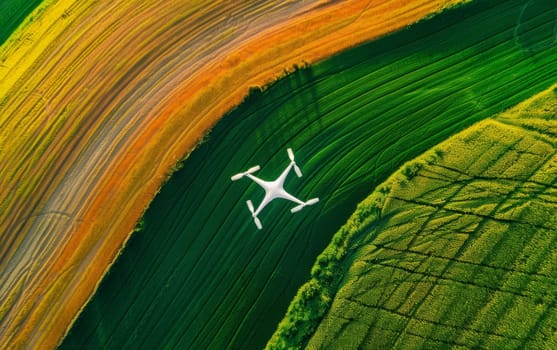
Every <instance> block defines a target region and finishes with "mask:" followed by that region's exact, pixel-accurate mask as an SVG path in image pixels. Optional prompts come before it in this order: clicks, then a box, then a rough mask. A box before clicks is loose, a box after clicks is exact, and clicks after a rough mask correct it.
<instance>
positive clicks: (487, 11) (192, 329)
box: [60, 1, 557, 349]
mask: <svg viewBox="0 0 557 350" xmlns="http://www.w3.org/2000/svg"><path fill="white" fill-rule="evenodd" d="M528 3H529V2H525V1H478V2H477V3H473V4H471V5H467V6H464V7H460V8H458V9H455V10H452V11H447V12H445V13H443V14H441V15H439V16H436V17H434V18H432V19H429V20H427V21H423V22H421V23H419V24H417V25H414V26H412V27H411V28H409V29H406V30H403V31H401V32H397V33H395V34H393V35H390V36H388V37H386V38H383V39H380V40H377V41H374V42H372V43H368V44H366V45H362V46H360V47H357V48H354V49H351V50H349V51H346V52H344V53H342V54H340V55H338V56H335V57H332V58H330V59H328V60H326V61H323V62H321V63H319V64H316V65H314V66H310V67H307V68H303V69H299V70H296V71H295V72H294V73H292V74H291V75H289V76H287V77H286V78H284V79H281V80H279V81H277V82H276V83H274V84H273V85H272V86H270V87H268V88H267V89H265V90H264V91H263V92H261V93H257V92H256V93H253V94H252V95H251V96H250V97H249V98H247V99H246V101H245V102H244V103H243V104H241V105H240V106H239V107H238V108H236V109H235V110H233V111H231V112H230V113H229V114H228V115H226V116H225V117H224V118H223V119H222V121H221V122H219V123H218V124H217V125H216V126H215V128H214V129H213V130H212V132H211V133H210V134H209V135H208V136H207V137H206V139H205V140H204V143H203V144H201V145H200V146H199V147H198V148H197V149H196V150H195V151H194V152H193V153H192V154H191V155H190V156H189V157H188V159H186V160H185V161H184V162H183V164H182V165H183V167H182V169H180V170H178V171H177V172H175V173H174V174H173V176H172V177H171V178H170V179H169V181H168V182H167V184H165V186H164V187H163V188H162V189H161V191H160V193H159V194H158V195H157V197H156V198H155V200H154V201H153V202H152V203H151V205H150V208H149V209H148V210H147V212H146V214H145V217H144V225H143V226H144V227H143V230H142V231H141V232H136V233H135V234H134V235H133V236H132V238H131V239H130V241H129V242H128V244H127V246H126V248H125V249H124V250H123V252H122V254H121V255H120V257H119V258H118V260H117V262H116V263H115V265H114V266H113V267H112V268H111V271H110V273H109V274H108V275H107V276H106V277H105V278H104V280H103V282H102V283H101V285H100V287H99V289H98V291H97V293H96V294H95V296H94V297H93V299H92V300H91V301H90V302H89V304H88V305H87V306H86V308H85V309H84V311H83V313H82V314H81V316H80V317H79V319H78V320H77V322H76V323H75V325H74V326H73V328H72V329H71V331H70V333H69V334H68V335H67V337H66V338H65V339H64V342H63V344H62V345H61V347H60V348H61V349H77V348H79V349H87V348H99V347H101V348H102V347H104V348H138V347H142V348H167V347H168V348H171V347H175V348H178V349H184V348H192V349H204V348H227V347H229V348H242V349H247V348H262V347H263V346H264V345H265V343H266V342H267V341H268V340H269V338H270V337H271V335H272V333H273V331H274V330H275V328H276V327H277V325H278V323H279V321H280V320H281V319H282V317H283V316H284V313H285V312H286V309H287V307H288V304H289V302H290V301H291V300H292V298H293V297H294V295H295V294H296V291H297V290H298V288H299V287H300V286H301V285H302V284H303V283H304V282H305V281H306V280H307V279H308V277H309V275H310V270H311V267H312V265H313V264H314V262H315V259H316V257H317V256H318V254H319V253H320V252H322V251H323V249H324V248H325V247H326V246H327V244H328V243H329V242H330V240H331V238H332V236H333V235H334V233H335V232H336V231H337V230H338V229H339V227H341V226H342V224H343V223H344V222H345V221H346V220H347V218H348V217H349V216H350V214H351V213H352V212H353V211H354V210H355V208H356V205H357V203H359V202H360V201H361V200H363V199H364V198H365V197H366V196H367V195H368V194H369V193H370V192H371V191H372V190H373V188H374V187H375V186H376V185H378V184H380V183H381V182H383V181H384V180H385V179H386V178H387V177H388V176H389V175H390V174H391V173H392V172H393V171H395V170H396V169H397V168H398V167H400V166H401V165H402V164H403V163H405V162H406V161H408V160H410V159H413V158H415V157H417V156H418V155H419V154H421V153H423V152H424V151H426V150H427V149H429V148H430V147H432V146H434V145H435V144H438V143H439V142H441V141H443V140H445V139H446V138H447V137H449V136H450V135H452V134H454V133H456V132H458V131H460V130H462V129H464V128H466V127H468V126H469V125H471V124H472V123H474V122H476V121H478V120H482V119H485V118H487V117H489V116H491V115H494V114H495V113H498V112H500V111H502V110H504V109H506V108H509V107H510V106H513V105H515V104H517V103H518V102H520V101H522V100H524V99H526V98H528V97H530V96H532V95H534V94H535V93H537V92H539V91H542V90H544V89H546V88H548V87H549V86H550V85H551V84H552V83H554V82H555V76H556V74H557V64H556V63H555V62H557V50H556V48H555V46H552V45H542V44H543V43H546V41H547V40H548V39H547V38H548V36H550V37H551V35H552V34H551V33H553V30H554V22H555V18H553V17H551V16H547V11H545V10H543V6H540V7H539V8H538V9H537V10H535V8H534V7H529V6H526V5H527V4H528ZM546 3H547V4H549V3H550V1H546ZM525 6H526V7H525ZM546 7H547V6H546ZM534 10H535V11H534ZM548 33H549V34H548ZM538 37H539V38H540V39H539V40H537V39H536V38H538ZM538 44H539V45H538ZM532 48H535V49H532ZM216 98H218V97H216ZM287 147H292V148H293V149H294V151H295V153H296V160H297V162H298V164H299V165H300V166H301V168H302V171H303V172H304V177H302V178H301V179H297V178H296V177H295V176H292V177H291V178H289V179H288V181H287V184H286V188H287V190H288V191H289V192H291V193H292V194H294V195H296V196H298V197H299V198H302V199H309V198H312V197H316V196H317V197H319V198H320V202H319V204H317V205H315V206H312V207H308V208H305V209H304V210H303V211H302V212H300V213H296V214H290V212H289V209H290V208H291V207H292V205H290V204H289V203H287V202H285V201H283V202H280V201H275V202H273V203H271V205H269V206H268V207H267V208H266V209H265V210H264V211H263V213H262V214H261V215H260V219H261V221H262V222H263V230H262V231H258V230H257V229H256V227H255V225H254V224H253V221H252V220H251V216H250V214H249V212H248V209H247V207H246V204H245V202H246V200H248V199H251V200H252V201H253V202H254V203H255V204H256V205H257V203H258V202H259V200H261V198H262V196H263V193H262V190H261V189H260V188H259V187H258V186H257V185H255V184H253V183H251V182H250V181H248V180H247V179H244V180H242V181H239V182H231V181H230V176H231V175H233V174H235V173H238V172H240V171H243V170H246V169H247V168H249V167H251V166H253V165H257V164H259V165H261V166H262V169H261V171H259V172H258V176H260V177H262V178H264V179H272V178H274V177H276V176H278V174H279V173H280V172H281V171H282V170H283V168H284V167H285V166H286V165H287V164H288V157H287V154H286V148H287Z"/></svg>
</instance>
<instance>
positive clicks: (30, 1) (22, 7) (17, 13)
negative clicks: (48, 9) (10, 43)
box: [0, 0, 42, 45]
mask: <svg viewBox="0 0 557 350" xmlns="http://www.w3.org/2000/svg"><path fill="white" fill-rule="evenodd" d="M41 2H42V0H2V1H0V45H2V44H3V43H4V42H5V41H6V40H7V39H8V37H9V36H10V35H11V34H12V32H13V31H14V30H15V29H16V28H17V27H18V26H19V25H20V24H21V22H23V20H24V19H25V18H26V17H27V15H28V14H30V13H31V11H33V10H34V9H35V8H36V7H37V6H38V5H39V4H40V3H41Z"/></svg>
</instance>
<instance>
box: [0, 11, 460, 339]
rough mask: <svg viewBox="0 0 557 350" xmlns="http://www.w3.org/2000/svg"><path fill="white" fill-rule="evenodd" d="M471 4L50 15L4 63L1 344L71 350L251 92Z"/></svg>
mask: <svg viewBox="0 0 557 350" xmlns="http://www.w3.org/2000/svg"><path fill="white" fill-rule="evenodd" d="M458 2H460V1H456V0H455V1H425V0H420V1H412V2H407V1H394V0H393V1H381V2H377V3H375V2H374V3H372V2H368V1H356V0H355V1H350V2H346V3H342V5H341V4H335V3H332V4H329V3H328V2H320V1H314V2H311V3H309V4H307V3H304V4H299V3H297V2H289V3H284V2H280V1H272V2H266V3H265V4H261V3H260V4H258V5H253V4H250V3H248V2H239V3H235V4H231V3H229V2H208V1H203V2H197V3H195V4H192V3H191V2H188V1H172V2H164V3H162V5H161V2H159V1H154V0H150V1H123V0H116V1H65V0H60V1H45V2H44V3H43V4H42V5H41V6H40V7H39V8H38V9H37V10H36V11H34V13H33V14H32V16H31V17H32V18H33V20H32V21H30V22H29V23H27V24H26V25H25V26H23V27H22V28H20V30H18V32H16V33H15V35H14V36H12V37H11V38H10V39H9V40H8V41H7V42H6V43H5V44H4V45H3V46H2V47H1V48H0V62H1V63H0V82H1V83H0V84H1V86H0V108H1V111H2V113H1V115H0V130H1V131H0V150H1V151H2V152H1V154H0V164H2V167H0V232H1V235H0V257H1V258H0V269H1V270H2V271H5V273H3V274H2V276H1V277H0V299H2V300H3V301H6V302H3V303H2V306H1V308H0V320H1V324H0V329H1V331H0V343H1V344H11V345H13V346H12V347H15V348H17V347H21V346H29V347H35V348H53V347H54V346H55V345H56V344H57V343H58V341H59V340H60V338H61V337H62V335H63V334H64V332H65V331H66V330H67V328H68V326H69V324H70V322H71V321H72V320H73V319H74V318H75V316H76V314H77V312H78V310H79V309H80V308H81V307H82V306H83V305H84V303H85V302H86V300H87V299H88V298H89V297H90V296H91V294H92V292H93V290H94V288H95V286H96V285H97V283H98V281H99V280H100V278H101V276H102V275H103V274H104V272H105V271H106V270H107V268H108V266H109V264H110V263H111V262H112V261H113V260H114V258H115V256H116V254H117V253H118V251H119V249H120V248H121V247H122V245H123V244H124V242H125V241H126V239H127V238H128V236H129V234H130V232H131V231H132V229H133V226H134V224H135V222H136V221H137V219H138V218H139V217H140V215H141V213H142V212H143V210H144V208H145V207H146V206H147V205H148V203H149V201H150V200H151V199H152V197H153V196H154V194H155V193H156V191H157V190H158V188H159V187H160V185H161V183H162V182H163V181H164V179H165V177H166V175H167V174H168V172H169V169H170V168H171V167H172V166H173V165H174V164H175V163H176V162H177V161H178V160H179V159H180V158H181V157H183V155H184V154H186V153H187V152H189V151H191V149H192V148H193V147H194V146H195V144H196V142H198V140H199V139H200V138H201V136H202V135H203V134H204V133H205V132H206V131H207V130H208V129H209V128H210V127H211V126H212V125H214V123H215V122H216V121H217V120H218V119H219V118H220V117H221V116H222V115H223V114H224V113H225V112H226V111H228V110H229V109H230V108H232V107H233V106H235V105H236V104H238V103H239V102H240V101H241V99H242V98H243V96H244V95H245V93H246V92H247V89H248V87H249V86H252V85H262V84H265V83H266V82H268V81H270V80H272V79H273V78H274V77H275V76H277V75H279V74H280V73H281V72H282V71H283V70H284V69H285V68H288V67H291V66H292V65H293V64H294V63H300V62H301V61H302V60H305V61H308V62H313V61H316V60H319V59H322V58H324V57H327V56H329V55H331V54H333V53H335V52H338V51H340V50H342V49H345V48H347V47H350V46H353V45H356V44H358V43H361V42H363V41H366V40H370V39H372V38H375V37H377V36H380V35H382V34H385V33H387V32H391V31H393V30H396V29H398V28H401V27H403V26H405V25H408V24H410V23H413V22H415V21H417V20H419V19H420V18H423V17H424V16H426V15H429V14H431V13H433V12H436V11H439V10H440V9H441V8H443V7H444V6H448V5H451V4H454V3H458Z"/></svg>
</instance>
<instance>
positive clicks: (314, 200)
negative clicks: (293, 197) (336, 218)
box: [305, 198, 319, 205]
mask: <svg viewBox="0 0 557 350" xmlns="http://www.w3.org/2000/svg"><path fill="white" fill-rule="evenodd" d="M317 202H319V198H312V199H310V200H309V201H307V202H306V203H305V204H306V205H313V204H315V203H317Z"/></svg>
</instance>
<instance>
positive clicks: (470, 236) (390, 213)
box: [308, 86, 557, 349]
mask: <svg viewBox="0 0 557 350" xmlns="http://www.w3.org/2000/svg"><path fill="white" fill-rule="evenodd" d="M556 131H557V86H556V90H555V91H553V90H550V91H548V92H546V93H544V94H543V95H542V96H541V97H539V98H536V99H535V100H533V101H529V102H528V104H526V105H522V106H521V107H520V108H518V109H514V110H512V111H510V112H508V113H505V114H503V115H501V116H499V117H497V118H495V119H494V120H493V119H489V120H486V121H483V122H480V123H479V124H478V125H474V126H473V127H471V128H470V129H469V130H466V131H464V132H461V133H459V134H458V135H457V136H455V137H453V138H451V139H450V140H448V141H446V142H443V143H442V144H440V145H439V146H437V147H435V150H434V151H431V152H429V154H426V155H424V156H423V157H421V158H420V160H419V163H417V164H420V166H416V165H415V164H414V165H409V166H410V167H413V168H415V169H420V170H418V172H417V174H416V175H415V176H414V177H412V178H409V177H408V176H405V175H403V173H404V170H403V171H401V172H399V173H398V174H397V175H396V176H394V177H393V178H392V179H390V180H389V181H387V183H386V184H385V186H382V187H383V192H385V188H389V189H390V190H389V191H388V193H387V194H386V197H385V199H384V204H383V205H382V206H381V208H380V214H379V215H378V217H377V219H376V221H375V222H374V223H371V224H367V225H366V226H365V227H360V228H359V229H358V230H356V231H355V232H354V235H353V239H352V241H351V242H350V244H349V247H350V248H349V251H350V253H349V254H348V256H347V258H346V259H345V262H346V264H347V266H345V269H346V271H345V276H344V280H343V282H342V283H341V285H340V288H339V291H338V293H337V295H336V297H335V299H334V301H333V304H332V307H331V309H330V310H329V312H328V314H327V316H326V317H325V319H324V320H323V321H322V322H321V324H320V326H319V327H318V329H317V331H316V333H315V334H314V335H313V337H312V339H311V340H310V342H309V344H308V345H309V347H310V348H316V349H341V348H342V349H361V348H364V349H368V348H369V349H387V348H389V349H390V348H393V349H410V348H412V349H415V348H423V349H437V348H448V347H451V348H473V349H516V348H525V349H553V348H556V347H557V335H556V333H555V330H556V325H557V309H556V308H555V306H556V303H557V152H556V151H557V149H556V145H557V133H556ZM403 169H405V168H403ZM406 173H407V174H409V173H408V172H406ZM373 202H374V203H377V201H373ZM369 205H374V204H372V202H369V203H368V206H369Z"/></svg>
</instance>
